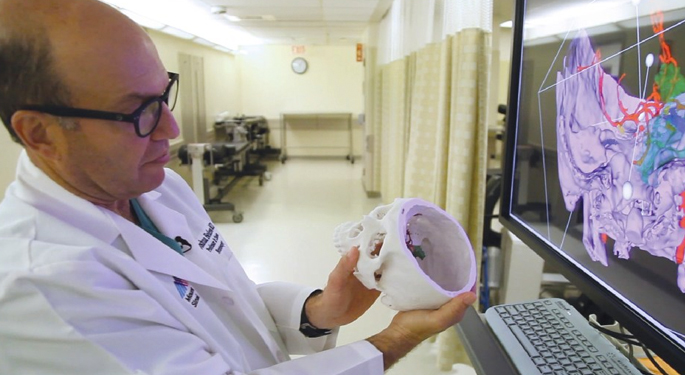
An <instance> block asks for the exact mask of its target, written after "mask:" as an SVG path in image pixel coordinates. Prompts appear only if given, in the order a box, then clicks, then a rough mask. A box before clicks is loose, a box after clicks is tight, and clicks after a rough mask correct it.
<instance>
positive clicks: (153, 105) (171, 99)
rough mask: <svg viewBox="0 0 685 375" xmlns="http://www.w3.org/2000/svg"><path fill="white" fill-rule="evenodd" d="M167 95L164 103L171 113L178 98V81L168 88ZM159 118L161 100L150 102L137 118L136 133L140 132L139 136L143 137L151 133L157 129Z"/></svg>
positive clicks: (160, 114)
mask: <svg viewBox="0 0 685 375" xmlns="http://www.w3.org/2000/svg"><path fill="white" fill-rule="evenodd" d="M168 94H169V95H168V97H166V96H165V97H164V98H165V99H166V100H165V102H166V103H167V106H168V107H169V110H171V111H173V110H174V107H175V106H176V99H177V96H178V81H174V82H173V84H172V85H171V86H170V87H169V92H168ZM161 116H162V100H161V98H160V100H155V101H152V102H150V103H149V104H148V106H147V107H145V108H144V109H143V111H142V112H141V114H140V117H139V118H138V131H139V132H140V136H142V137H145V136H147V135H148V134H150V133H152V132H153V131H154V130H155V128H156V127H157V124H158V123H159V119H160V117H161Z"/></svg>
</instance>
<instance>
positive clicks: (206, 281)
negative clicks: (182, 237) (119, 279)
mask: <svg viewBox="0 0 685 375" xmlns="http://www.w3.org/2000/svg"><path fill="white" fill-rule="evenodd" d="M112 218H113V219H114V223H115V224H116V225H117V227H118V228H119V231H120V233H121V237H122V238H123V239H124V242H126V244H127V245H128V247H129V249H131V254H132V255H133V257H134V258H135V259H136V261H137V262H138V263H139V264H140V265H142V266H143V267H145V268H146V269H148V270H150V271H154V272H159V273H163V274H166V275H171V276H175V277H178V278H180V279H183V280H187V281H190V282H193V283H198V284H202V285H207V286H211V287H213V288H218V289H222V290H225V291H230V289H229V288H228V286H226V285H225V284H223V283H221V282H219V281H218V280H217V279H216V278H214V277H213V276H211V275H210V274H208V273H207V272H205V271H204V270H203V269H201V268H200V267H198V266H197V265H196V264H195V263H193V262H191V261H189V260H188V259H185V258H184V257H183V256H181V255H179V254H177V253H176V252H174V250H172V249H171V248H169V247H168V246H166V245H164V244H163V243H162V242H160V241H159V240H158V239H156V238H154V237H152V235H150V234H149V233H147V232H145V231H144V230H143V229H141V228H139V227H138V226H136V225H135V224H133V223H131V222H130V221H128V220H126V219H124V218H122V217H121V216H118V215H112Z"/></svg>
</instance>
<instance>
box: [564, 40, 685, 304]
mask: <svg viewBox="0 0 685 375" xmlns="http://www.w3.org/2000/svg"><path fill="white" fill-rule="evenodd" d="M662 46H663V44H662ZM658 58H659V59H660V71H659V73H658V74H657V75H656V78H655V82H654V89H653V92H652V94H651V95H650V96H648V97H647V98H646V99H641V98H638V97H633V96H630V95H628V94H627V93H626V91H625V90H624V89H623V88H622V87H621V85H620V80H617V79H616V78H614V77H613V76H611V75H609V74H607V73H606V72H605V71H604V70H603V69H602V67H601V66H600V64H599V63H598V62H599V60H600V55H599V53H598V51H595V50H594V49H593V47H592V45H591V42H590V39H589V38H588V36H587V34H586V33H585V32H584V31H581V32H579V34H578V37H577V38H575V39H574V40H573V42H572V43H571V45H570V47H569V50H568V53H567V55H566V57H565V59H564V68H563V70H562V71H561V72H558V73H557V88H556V99H557V100H556V102H557V147H558V148H557V150H558V163H559V181H560V183H561V190H562V193H563V197H564V203H565V206H566V209H567V210H569V211H574V210H575V209H576V207H577V203H578V201H579V200H582V204H583V216H584V217H583V244H584V245H585V248H586V250H587V252H588V253H589V255H590V257H591V258H592V259H593V260H595V261H599V262H601V263H602V264H604V265H605V266H607V265H608V261H607V254H606V251H607V249H606V244H607V240H608V239H609V238H611V239H613V240H614V241H615V243H614V246H613V252H614V254H616V255H617V256H618V257H619V258H623V259H628V258H630V252H631V250H632V249H633V248H639V249H642V250H644V251H647V252H649V253H650V254H652V255H654V256H659V257H664V258H667V259H670V260H672V261H673V262H675V263H677V264H678V274H677V284H678V287H679V288H680V290H681V291H682V292H685V266H684V265H683V257H684V253H685V229H684V228H683V226H685V219H684V218H683V217H684V216H685V214H684V210H685V203H683V197H685V137H684V135H685V93H684V92H685V79H684V78H683V76H682V75H680V72H679V69H678V66H677V62H675V60H673V59H671V60H669V58H670V54H669V53H668V51H667V48H664V49H663V50H662V54H661V56H659V57H658ZM653 60H654V57H653V56H651V55H650V56H648V58H647V59H646V61H647V64H648V65H649V66H651V64H652V63H653Z"/></svg>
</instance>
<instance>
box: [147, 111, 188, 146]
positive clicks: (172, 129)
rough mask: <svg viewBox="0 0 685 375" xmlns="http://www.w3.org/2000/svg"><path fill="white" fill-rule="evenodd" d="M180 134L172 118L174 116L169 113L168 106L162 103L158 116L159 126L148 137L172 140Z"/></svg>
mask: <svg viewBox="0 0 685 375" xmlns="http://www.w3.org/2000/svg"><path fill="white" fill-rule="evenodd" d="M180 133H181V132H180V130H179V128H178V123H177V122H176V119H175V118H174V114H173V113H171V110H170V109H169V106H167V104H166V103H163V104H162V113H161V114H160V118H159V125H158V126H157V129H155V131H153V132H152V134H151V135H150V137H152V138H153V139H156V140H159V139H174V138H176V137H178V135H179V134H180Z"/></svg>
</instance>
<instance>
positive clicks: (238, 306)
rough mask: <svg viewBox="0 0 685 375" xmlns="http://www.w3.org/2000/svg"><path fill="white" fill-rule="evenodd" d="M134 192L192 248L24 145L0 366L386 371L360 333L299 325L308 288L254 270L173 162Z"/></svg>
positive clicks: (4, 370)
mask: <svg viewBox="0 0 685 375" xmlns="http://www.w3.org/2000/svg"><path fill="white" fill-rule="evenodd" d="M139 202H140V204H141V206H142V207H143V209H144V210H145V212H146V213H147V214H148V215H149V216H150V218H151V219H152V221H153V222H154V223H155V225H156V226H157V227H158V228H159V230H160V231H161V232H162V233H164V234H166V235H167V236H169V237H171V238H175V237H177V236H180V237H182V239H184V240H186V241H187V242H188V243H189V244H190V246H191V249H190V250H189V251H188V252H186V253H185V257H183V256H181V255H179V254H178V253H176V252H174V251H173V250H172V249H170V248H169V247H167V246H166V245H164V244H163V243H161V242H160V241H158V240H157V239H155V238H154V237H152V236H151V235H149V234H148V233H146V232H145V231H143V230H142V229H141V228H139V227H138V226H136V225H134V224H133V223H131V222H129V221H127V220H125V219H123V218H121V217H120V216H117V215H115V214H114V213H112V212H111V211H108V210H106V209H103V208H100V207H98V206H95V205H93V204H91V203H90V202H88V201H86V200H83V199H81V198H78V197H76V196H75V195H73V194H71V193H69V192H68V191H66V190H65V189H63V188H61V187H60V186H59V185H57V184H56V183H55V182H53V181H52V180H51V179H49V178H48V177H47V176H46V175H45V174H44V173H43V172H42V171H40V170H39V169H38V168H37V167H35V166H34V165H33V164H32V163H31V161H30V160H29V158H28V157H27V156H26V153H25V152H22V155H21V156H20V160H19V165H18V168H17V180H16V181H15V182H14V183H12V184H11V185H10V187H9V188H8V190H7V192H6V194H5V200H4V201H3V202H2V203H1V204H0V374H3V375H4V374H7V375H15V374H17V375H24V374H69V375H74V374H89V375H90V374H179V375H185V374H200V375H214V374H217V375H218V374H248V373H249V374H298V375H299V374H317V375H321V374H380V373H382V372H383V369H382V367H383V364H382V355H381V353H380V352H379V351H378V350H376V349H375V348H374V347H373V346H372V345H371V344H369V343H368V342H366V341H360V342H357V343H353V344H350V345H346V346H342V347H339V348H333V349H330V348H332V347H333V346H334V344H335V336H336V334H335V333H334V334H333V335H330V336H325V337H322V338H317V339H308V338H306V337H304V336H303V335H302V334H301V333H299V331H298V328H299V320H300V312H301V309H302V305H303V303H304V300H305V298H306V297H307V296H308V295H309V294H310V293H311V291H312V289H311V288H302V287H300V286H296V285H293V284H286V283H267V284H263V285H255V284H254V283H253V282H252V281H250V280H249V279H248V277H247V276H246V275H245V272H244V271H243V269H242V267H241V266H240V264H239V263H238V262H237V260H236V259H235V256H233V254H232V252H231V250H230V249H229V248H228V246H227V245H226V242H225V241H224V240H223V238H222V237H221V235H220V234H219V233H218V231H217V229H216V228H215V227H214V225H213V224H212V222H211V220H210V219H209V216H208V215H207V214H206V212H205V211H204V209H203V208H202V206H201V205H200V203H199V202H198V201H197V199H196V198H195V196H194V194H193V192H192V191H191V190H190V189H189V188H188V186H187V184H186V183H185V182H184V181H183V180H182V179H181V178H180V177H179V176H178V175H177V174H175V173H174V172H172V171H167V172H166V178H165V180H164V183H163V184H162V186H160V187H159V188H158V189H155V190H154V191H151V192H149V193H146V194H143V195H142V196H141V197H140V198H139ZM186 248H187V247H186ZM293 256H295V255H293ZM326 349H330V350H326ZM322 350H323V351H322ZM319 351H321V352H319ZM314 352H319V353H316V354H312V355H308V356H304V357H301V358H298V359H295V360H290V357H289V355H290V354H309V353H314Z"/></svg>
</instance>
